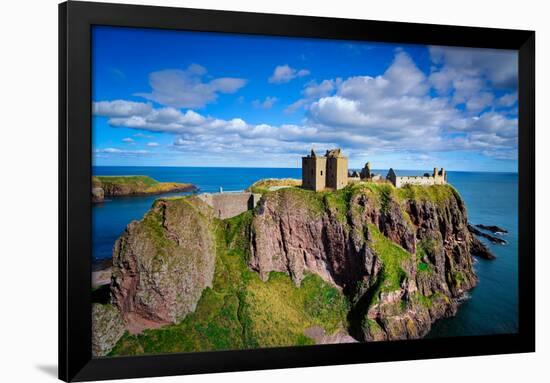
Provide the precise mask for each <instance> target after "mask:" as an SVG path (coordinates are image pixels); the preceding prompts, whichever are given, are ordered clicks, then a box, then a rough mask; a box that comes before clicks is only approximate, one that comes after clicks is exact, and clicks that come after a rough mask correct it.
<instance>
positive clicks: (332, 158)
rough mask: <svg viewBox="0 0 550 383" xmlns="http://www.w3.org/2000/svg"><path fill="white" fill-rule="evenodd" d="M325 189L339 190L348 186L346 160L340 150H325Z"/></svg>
mask: <svg viewBox="0 0 550 383" xmlns="http://www.w3.org/2000/svg"><path fill="white" fill-rule="evenodd" d="M326 158H327V177H326V187H327V188H331V189H335V190H339V189H342V188H344V187H345V186H346V185H347V184H348V159H347V157H344V155H343V154H342V151H341V150H340V149H332V150H327V154H326Z"/></svg>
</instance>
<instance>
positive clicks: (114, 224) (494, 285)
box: [92, 167, 518, 337]
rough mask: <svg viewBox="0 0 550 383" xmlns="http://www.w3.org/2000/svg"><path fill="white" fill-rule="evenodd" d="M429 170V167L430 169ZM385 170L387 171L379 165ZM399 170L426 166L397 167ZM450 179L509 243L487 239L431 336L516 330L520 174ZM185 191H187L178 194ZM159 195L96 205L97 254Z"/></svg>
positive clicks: (285, 174)
mask: <svg viewBox="0 0 550 383" xmlns="http://www.w3.org/2000/svg"><path fill="white" fill-rule="evenodd" d="M426 171H427V172H430V171H429V170H426ZM92 172H93V174H94V175H147V176H150V177H152V178H154V179H156V180H157V181H166V182H190V183H193V184H195V185H196V186H198V187H199V191H200V192H216V191H219V188H220V187H222V188H223V190H224V191H238V190H244V189H246V188H247V187H248V186H250V185H251V184H252V183H254V182H255V181H257V180H258V179H262V178H300V177H301V169H296V168H292V169H284V168H190V167H94V168H93V169H92ZM375 172H377V173H380V174H383V175H385V174H386V173H387V170H375ZM397 173H398V174H399V175H414V174H422V173H424V171H418V170H416V171H406V170H401V171H398V172H397ZM447 177H448V182H449V183H451V184H452V185H453V186H455V187H456V189H457V190H458V191H459V192H460V194H461V195H462V197H463V198H464V200H465V202H466V206H467V209H468V217H469V221H470V222H471V223H473V224H477V223H483V224H486V225H498V226H501V227H503V228H505V229H507V230H508V234H506V235H505V236H504V238H505V239H506V240H507V241H508V244H506V245H493V244H491V243H488V242H487V241H484V240H483V239H482V241H484V243H485V244H486V245H487V246H488V247H489V248H490V249H491V250H492V251H493V253H494V254H495V255H496V256H497V259H496V260H494V261H486V260H483V259H477V258H476V263H475V269H476V273H477V275H478V277H479V283H478V286H477V287H476V288H474V289H473V290H472V291H471V292H470V297H469V299H467V300H465V301H464V303H462V305H461V306H460V308H459V310H458V314H457V315H456V316H455V317H453V318H448V319H443V320H440V321H437V322H436V323H435V324H434V326H433V328H432V331H431V332H430V334H428V337H448V336H464V335H482V334H497V333H514V332H517V329H518V315H517V314H518V307H517V306H518V285H517V282H518V276H517V268H518V266H517V256H518V234H517V232H518V225H517V216H518V205H517V200H518V176H517V174H516V173H475V172H448V174H447ZM176 194H185V193H176ZM156 198H158V196H147V197H129V198H117V199H113V200H110V201H106V202H104V203H101V204H96V205H94V207H93V210H92V221H93V222H92V230H93V232H92V243H93V250H92V253H93V257H94V259H96V260H98V259H108V258H110V257H111V252H112V248H113V245H114V243H115V241H116V239H117V238H118V237H119V236H120V235H121V234H122V232H123V231H124V229H125V227H126V225H127V224H128V223H129V222H130V221H132V220H139V219H141V218H142V217H143V215H144V214H145V212H147V210H148V209H149V208H150V207H151V204H152V203H153V201H154V200H155V199H156Z"/></svg>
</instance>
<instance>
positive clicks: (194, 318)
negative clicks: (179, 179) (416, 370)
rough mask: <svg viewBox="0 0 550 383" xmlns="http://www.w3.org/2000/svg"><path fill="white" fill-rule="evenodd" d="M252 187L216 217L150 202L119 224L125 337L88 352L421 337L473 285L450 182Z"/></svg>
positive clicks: (117, 295)
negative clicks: (252, 199) (249, 195)
mask: <svg viewBox="0 0 550 383" xmlns="http://www.w3.org/2000/svg"><path fill="white" fill-rule="evenodd" d="M273 186H284V187H283V188H273ZM252 187H253V188H256V191H260V192H261V193H262V198H261V200H260V202H259V203H258V205H257V206H256V208H255V209H254V210H250V211H247V212H245V213H242V214H240V215H238V216H235V217H233V218H230V219H226V220H219V219H217V218H214V217H213V215H212V211H211V208H210V207H209V206H208V205H206V204H204V203H203V202H202V201H200V200H199V199H198V198H195V197H178V198H162V199H159V200H157V201H156V202H155V204H154V205H153V207H152V209H151V210H150V211H149V213H147V215H146V216H145V217H144V219H143V220H142V221H140V222H133V223H131V224H130V225H128V228H127V230H126V232H125V233H124V234H123V235H122V236H121V238H120V239H119V240H118V241H117V244H116V245H115V251H114V257H113V279H112V283H111V305H112V307H115V308H117V309H118V311H119V312H120V313H121V317H122V318H123V320H124V322H125V323H126V332H125V333H124V335H122V337H121V338H120V340H118V342H116V345H114V347H113V345H112V344H113V341H112V337H107V338H108V339H109V344H108V345H98V346H97V347H96V349H97V350H102V352H104V353H107V352H109V355H139V354H143V353H168V352H186V351H211V350H224V349H242V348H255V347H271V346H292V345H307V344H313V343H326V342H344V341H377V340H396V339H412V338H419V337H422V336H424V335H426V334H427V333H428V331H429V330H430V328H431V324H432V323H433V322H434V321H435V320H437V319H439V318H443V317H447V316H451V315H454V314H455V313H456V310H457V308H458V304H459V301H460V299H461V298H462V296H463V294H464V293H465V292H466V291H467V290H469V289H471V288H472V287H474V286H475V284H476V283H477V277H476V275H475V272H474V269H473V259H472V253H477V254H479V253H482V252H483V251H487V249H486V248H485V249H484V246H483V244H481V243H480V242H479V241H478V240H477V239H476V238H475V236H473V235H472V234H471V232H470V231H469V229H468V221H467V212H466V207H465V205H464V202H463V201H462V199H461V198H460V195H459V194H458V192H457V191H456V190H455V189H454V188H453V187H452V186H450V185H434V186H407V187H404V188H402V189H396V188H394V187H393V186H392V185H391V184H386V183H355V184H350V185H348V186H347V187H346V188H344V189H342V190H338V191H327V192H313V191H307V190H303V189H301V188H299V187H296V186H293V185H290V184H289V185H286V184H285V185H280V184H277V183H276V182H263V183H256V184H255V185H253V186H252ZM107 306H109V305H107ZM104 311H107V312H110V311H109V310H108V307H107V308H105V309H104ZM111 317H112V315H111ZM98 328H101V327H100V326H98ZM319 334H322V335H319ZM348 334H349V335H351V337H350V336H349V335H348ZM352 337H353V338H352ZM96 338H97V339H103V337H96Z"/></svg>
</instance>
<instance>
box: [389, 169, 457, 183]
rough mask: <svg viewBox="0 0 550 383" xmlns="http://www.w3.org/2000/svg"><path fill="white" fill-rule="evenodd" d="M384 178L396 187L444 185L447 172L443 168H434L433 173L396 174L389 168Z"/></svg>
mask: <svg viewBox="0 0 550 383" xmlns="http://www.w3.org/2000/svg"><path fill="white" fill-rule="evenodd" d="M386 179H387V180H388V181H390V182H391V183H392V184H393V186H395V187H396V188H400V187H403V186H405V185H425V186H429V185H444V184H446V183H447V172H446V171H445V169H443V168H441V170H439V169H438V168H434V171H433V173H432V174H431V175H430V174H429V173H425V174H424V175H423V176H398V175H397V174H396V173H395V171H394V170H393V169H392V168H390V170H389V172H388V175H387V176H386Z"/></svg>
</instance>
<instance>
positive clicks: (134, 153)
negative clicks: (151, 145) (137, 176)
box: [94, 148, 151, 156]
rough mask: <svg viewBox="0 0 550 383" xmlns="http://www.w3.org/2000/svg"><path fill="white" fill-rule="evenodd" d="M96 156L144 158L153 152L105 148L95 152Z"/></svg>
mask: <svg viewBox="0 0 550 383" xmlns="http://www.w3.org/2000/svg"><path fill="white" fill-rule="evenodd" d="M94 153H95V154H96V155H100V156H101V155H103V156H105V155H117V156H143V155H149V154H151V152H149V151H147V150H126V149H119V148H103V149H96V150H94Z"/></svg>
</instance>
